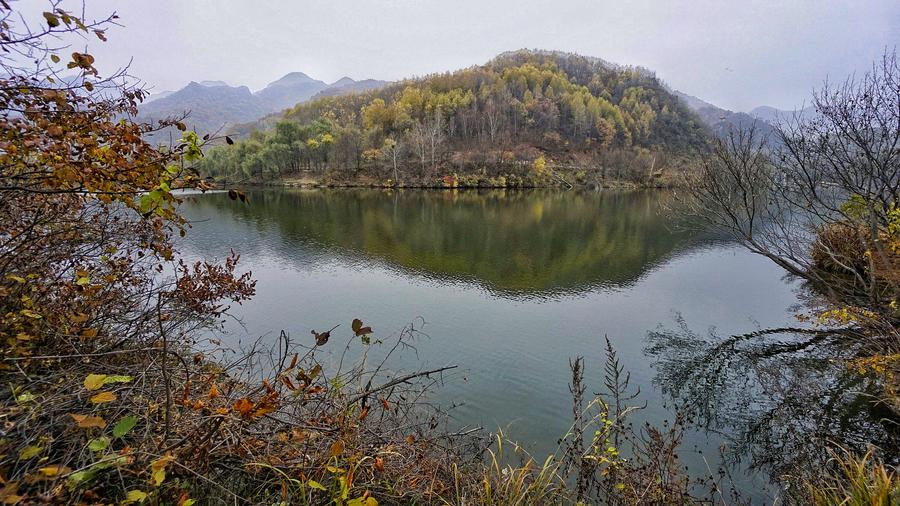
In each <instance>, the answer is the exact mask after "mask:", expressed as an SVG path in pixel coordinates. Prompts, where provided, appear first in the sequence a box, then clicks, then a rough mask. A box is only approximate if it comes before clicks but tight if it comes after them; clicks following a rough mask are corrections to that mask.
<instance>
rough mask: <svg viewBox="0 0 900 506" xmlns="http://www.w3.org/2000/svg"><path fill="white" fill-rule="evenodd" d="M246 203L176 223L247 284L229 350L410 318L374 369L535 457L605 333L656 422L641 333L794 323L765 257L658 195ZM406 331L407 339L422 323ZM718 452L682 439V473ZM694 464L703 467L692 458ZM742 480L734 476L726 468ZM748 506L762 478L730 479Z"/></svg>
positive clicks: (552, 436)
mask: <svg viewBox="0 0 900 506" xmlns="http://www.w3.org/2000/svg"><path fill="white" fill-rule="evenodd" d="M248 195H249V197H250V204H249V205H243V204H240V203H239V202H235V201H231V200H229V199H228V197H227V195H225V194H223V193H212V194H207V195H198V196H193V197H191V198H189V199H188V200H187V201H186V203H185V204H184V206H183V211H184V214H185V215H186V216H187V217H188V218H189V219H190V220H191V221H192V222H193V223H194V224H193V227H192V230H190V232H189V233H188V235H187V237H186V239H185V240H184V244H183V246H182V249H183V250H184V252H185V253H186V254H187V255H189V256H194V257H203V258H207V259H222V258H223V257H225V256H226V255H227V254H228V252H229V251H230V250H231V249H233V250H234V251H235V252H237V253H239V254H240V255H241V263H240V265H241V266H242V268H243V269H249V270H252V272H253V276H254V278H255V279H257V280H258V284H257V295H256V297H255V298H254V299H253V300H251V301H249V302H247V303H245V304H244V305H243V306H238V307H235V308H234V309H233V311H232V312H233V313H234V314H235V315H236V316H237V317H238V318H240V320H241V323H240V324H237V323H236V322H230V323H228V325H227V330H228V334H227V336H226V337H225V338H224V339H225V340H226V342H228V343H232V344H234V345H235V346H236V345H237V343H238V342H241V343H247V342H250V341H252V340H253V339H255V338H257V337H259V336H264V339H267V340H270V341H274V340H275V339H276V338H277V337H278V335H279V332H280V331H281V330H282V329H283V330H285V331H286V332H288V333H289V334H290V335H291V336H292V338H294V339H296V340H301V341H304V342H306V341H308V344H312V336H311V335H310V331H311V330H313V329H315V330H318V331H322V330H327V329H328V328H331V327H332V326H334V325H336V324H341V327H339V328H338V330H336V331H335V335H340V336H341V339H333V340H332V342H331V343H329V345H326V347H328V351H329V353H331V354H332V356H333V357H335V360H337V357H338V356H339V354H340V352H341V350H342V349H343V345H344V343H345V342H346V339H345V337H346V336H349V334H350V329H349V327H350V325H349V323H350V321H351V320H352V319H353V318H360V319H362V320H363V321H364V322H365V323H366V324H367V325H371V326H372V327H373V328H374V330H375V333H374V336H373V337H374V338H377V339H383V340H385V341H387V340H388V339H389V338H390V337H392V336H396V335H397V333H398V332H399V331H400V330H401V329H402V328H403V327H404V326H406V325H407V324H409V323H410V322H417V323H416V326H417V327H421V328H422V331H423V332H424V333H425V334H427V336H426V335H422V336H419V338H417V340H416V342H415V345H416V349H415V350H405V351H404V352H403V354H402V356H401V357H399V359H398V360H397V361H396V363H393V364H392V365H393V366H394V367H396V368H398V369H399V368H404V369H405V370H415V369H417V368H419V367H426V368H432V367H439V366H444V365H447V364H456V365H458V366H459V368H458V369H455V370H453V371H450V372H448V373H446V374H445V375H444V377H443V379H444V381H443V384H442V385H441V386H439V387H438V388H436V389H435V390H434V391H433V394H432V399H433V400H434V401H435V402H437V403H440V404H441V405H442V406H445V407H448V408H452V409H451V411H450V413H451V416H452V418H451V424H455V425H456V426H457V427H465V426H471V427H474V426H481V427H484V428H485V429H487V430H491V431H495V430H497V429H499V428H502V429H503V430H504V432H505V433H506V435H507V436H508V437H509V438H510V439H515V440H517V441H520V442H522V443H523V444H524V445H525V446H526V448H528V449H529V450H530V451H532V452H533V453H534V454H536V456H538V457H539V459H540V460H542V459H543V456H544V455H545V454H546V453H547V452H550V451H553V450H554V449H555V448H556V445H557V440H558V439H559V438H560V437H561V436H563V435H564V434H565V433H566V431H567V430H568V428H569V426H570V423H571V421H570V420H571V399H570V394H569V391H568V382H569V379H570V376H571V375H570V371H569V360H570V359H572V358H574V357H576V356H583V357H584V358H585V365H586V376H587V378H588V392H589V393H590V392H594V391H598V390H599V388H600V384H601V379H602V374H603V361H604V349H605V340H604V338H605V337H608V338H609V340H610V342H611V343H612V345H613V347H614V348H615V350H616V351H617V353H618V355H619V358H620V360H621V364H622V365H623V366H624V367H625V368H626V369H627V370H628V371H629V372H630V373H631V378H632V384H633V385H635V386H636V387H639V388H640V390H641V394H640V396H639V397H638V401H640V402H644V401H646V402H647V408H646V409H644V410H642V411H639V412H638V414H637V415H636V417H635V421H636V422H650V423H654V424H659V423H662V421H663V420H667V419H668V420H671V419H672V416H673V414H672V411H671V409H670V407H671V405H672V400H671V399H668V398H667V397H666V395H665V394H664V392H663V391H662V389H661V387H660V383H659V381H658V371H657V369H656V367H655V363H656V362H657V361H658V358H659V357H658V355H656V356H651V355H650V354H648V352H647V349H648V347H649V345H650V343H649V342H648V338H649V336H650V334H651V333H652V332H656V331H659V330H661V329H662V330H665V329H677V328H678V327H679V325H682V324H683V325H687V326H689V327H690V328H691V329H693V330H694V331H696V332H698V333H699V334H703V333H705V332H707V331H708V330H709V329H715V330H716V332H717V333H718V334H721V335H728V334H737V333H743V332H749V331H753V330H756V329H758V328H760V327H770V326H772V327H778V326H785V325H796V320H795V318H794V312H795V305H796V304H797V302H798V301H797V296H796V294H795V290H796V286H794V285H793V284H792V283H790V282H787V281H786V280H785V279H784V273H783V271H781V270H780V269H779V268H777V267H776V266H774V265H773V264H772V263H771V262H769V261H768V260H766V259H764V258H762V257H759V256H756V255H753V254H751V253H749V252H747V251H745V250H744V249H743V248H742V247H740V246H739V245H736V244H733V243H729V242H728V241H725V240H723V239H722V238H721V237H718V236H716V235H715V234H712V233H708V232H703V231H696V229H690V228H688V227H685V226H684V223H682V222H681V221H680V220H679V219H677V218H676V217H675V216H676V213H675V211H673V210H672V207H673V206H675V207H677V204H675V199H673V195H672V193H671V192H666V191H611V190H603V191H599V192H581V191H568V192H562V191H518V192H513V191H466V192H462V191H460V192H457V191H449V190H448V191H426V190H407V191H389V190H299V189H298V190H291V189H285V190H260V191H251V192H248ZM423 321H424V322H425V323H424V326H422V322H423ZM723 441H724V439H723V436H722V435H719V434H717V432H716V431H709V432H707V431H701V430H691V431H688V433H687V434H686V436H685V441H684V444H683V448H684V453H685V461H686V462H687V463H688V464H689V465H691V466H692V467H696V468H700V469H699V472H706V466H707V461H705V460H704V459H707V458H708V459H709V460H708V464H709V466H710V467H712V468H715V467H716V465H717V460H716V458H717V457H716V454H717V448H718V447H719V445H720V444H722V443H723ZM704 456H707V457H704ZM741 466H744V467H745V466H746V463H743V464H741ZM744 474H745V475H746V476H744V477H740V478H738V480H739V481H740V485H741V486H744V487H747V488H749V489H751V490H753V491H755V493H754V495H758V494H761V493H762V491H764V490H765V489H766V488H767V483H768V481H767V479H766V478H764V477H762V476H759V475H752V474H747V473H744Z"/></svg>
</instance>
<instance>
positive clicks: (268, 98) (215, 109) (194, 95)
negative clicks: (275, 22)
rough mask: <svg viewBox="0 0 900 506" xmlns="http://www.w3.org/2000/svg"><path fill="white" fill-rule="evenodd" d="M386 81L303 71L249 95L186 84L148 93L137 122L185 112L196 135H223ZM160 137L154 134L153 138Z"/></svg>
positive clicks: (216, 84) (211, 84)
mask: <svg viewBox="0 0 900 506" xmlns="http://www.w3.org/2000/svg"><path fill="white" fill-rule="evenodd" d="M386 84H388V82H387V81H379V80H375V79H364V80H361V81H356V80H354V79H351V78H349V77H343V78H341V79H338V80H337V81H335V82H333V83H331V84H329V83H326V82H324V81H320V80H318V79H313V78H311V77H309V76H308V75H306V74H304V73H303V72H291V73H290V74H287V75H285V76H284V77H282V78H281V79H278V80H277V81H274V82H272V83H269V85H268V86H266V87H265V88H263V89H261V90H259V91H257V92H256V93H252V92H251V91H250V89H249V88H248V87H246V86H229V85H228V83H226V82H224V81H200V82H194V81H192V82H190V83H189V84H188V85H187V86H185V87H184V88H182V89H180V90H178V91H162V92H160V93H156V94H152V95H151V96H150V97H149V99H148V100H147V101H145V102H144V103H143V104H141V106H140V108H139V118H140V119H141V120H159V119H162V118H166V117H172V116H175V117H177V116H180V115H182V114H184V113H189V116H188V118H187V120H186V121H185V123H186V124H187V125H188V127H189V128H191V129H194V130H196V131H197V132H201V133H206V132H217V131H219V132H224V131H227V129H228V128H229V127H231V126H233V125H236V124H240V123H247V122H251V121H255V120H257V119H260V118H262V117H263V116H266V115H268V114H271V113H275V112H279V111H282V110H284V109H287V108H289V107H293V106H294V105H296V104H298V103H301V102H305V101H307V100H310V99H312V98H319V97H326V96H336V95H342V94H345V93H354V92H363V91H368V90H371V89H374V88H380V87H382V86H384V85H386ZM159 136H160V135H159V134H157V137H159Z"/></svg>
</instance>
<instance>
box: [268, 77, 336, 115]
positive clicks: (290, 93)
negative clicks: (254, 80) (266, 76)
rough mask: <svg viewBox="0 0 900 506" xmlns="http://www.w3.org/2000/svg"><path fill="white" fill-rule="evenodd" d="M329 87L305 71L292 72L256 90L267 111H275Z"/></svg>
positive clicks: (302, 100)
mask: <svg viewBox="0 0 900 506" xmlns="http://www.w3.org/2000/svg"><path fill="white" fill-rule="evenodd" d="M327 87H328V84H326V83H325V82H323V81H319V80H318V79H313V78H311V77H309V76H308V75H306V74H304V73H303V72H291V73H290V74H287V75H286V76H284V77H282V78H281V79H279V80H277V81H274V82H271V83H269V85H268V86H266V87H265V88H263V89H262V90H260V91H258V92H256V97H257V98H259V99H260V101H261V102H262V103H263V104H264V105H265V107H266V108H267V109H268V111H267V112H275V111H280V110H283V109H287V108H288V107H293V106H294V105H296V104H298V103H299V102H304V101H306V100H308V99H309V98H310V97H312V96H313V95H315V94H316V93H318V92H319V91H321V90H324V89H325V88H327Z"/></svg>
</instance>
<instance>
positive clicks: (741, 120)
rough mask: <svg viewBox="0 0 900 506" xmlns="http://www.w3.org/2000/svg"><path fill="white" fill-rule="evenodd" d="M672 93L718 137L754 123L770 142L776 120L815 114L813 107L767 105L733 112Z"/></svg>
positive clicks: (677, 92)
mask: <svg viewBox="0 0 900 506" xmlns="http://www.w3.org/2000/svg"><path fill="white" fill-rule="evenodd" d="M674 93H675V95H676V96H677V97H678V98H679V99H681V101H682V102H683V103H684V104H685V105H686V106H687V107H688V109H690V110H692V111H694V112H695V113H696V114H697V116H699V117H700V120H701V121H703V123H705V124H706V126H708V127H709V128H710V130H712V132H713V134H715V135H716V136H719V137H723V136H726V135H728V132H729V131H730V130H731V129H733V128H738V129H740V128H747V127H749V126H750V125H753V124H756V128H757V130H758V131H759V133H761V134H763V135H765V136H768V137H769V140H770V142H771V141H773V140H774V139H772V137H771V134H773V133H774V131H775V125H777V124H778V122H780V121H790V120H792V119H793V118H794V117H795V116H797V117H799V118H800V119H803V120H806V119H810V118H812V117H813V116H815V114H816V111H815V108H813V107H806V108H804V109H799V110H797V111H787V110H783V109H776V108H774V107H770V106H767V105H764V106H760V107H756V108H754V109H753V110H751V111H750V112H734V111H729V110H728V109H723V108H721V107H718V106H716V105H713V104H711V103H709V102H707V101H705V100H703V99H700V98H697V97H695V96H692V95H688V94H686V93H682V92H680V91H674Z"/></svg>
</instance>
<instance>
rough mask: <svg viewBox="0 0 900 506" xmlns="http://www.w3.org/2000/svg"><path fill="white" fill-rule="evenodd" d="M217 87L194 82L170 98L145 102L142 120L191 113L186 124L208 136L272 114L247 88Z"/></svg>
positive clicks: (141, 115)
mask: <svg viewBox="0 0 900 506" xmlns="http://www.w3.org/2000/svg"><path fill="white" fill-rule="evenodd" d="M214 83H215V84H212V85H207V84H202V83H198V82H193V81H192V82H191V83H189V84H188V85H187V86H185V87H184V88H182V89H180V90H178V91H176V92H174V93H171V94H170V95H168V96H165V97H162V98H159V99H156V100H151V101H148V102H144V103H143V104H141V106H140V109H139V111H140V113H139V117H140V118H141V119H142V120H159V119H162V118H166V117H171V116H176V117H177V116H179V115H181V114H184V113H186V112H187V113H189V115H188V117H187V119H186V120H185V124H186V125H187V126H188V127H189V128H191V129H195V130H197V131H198V132H201V133H206V132H217V131H221V130H222V129H223V128H226V127H228V126H229V125H233V124H235V123H241V122H246V121H251V120H254V119H256V118H259V117H260V116H263V115H264V114H266V113H267V112H269V110H268V109H267V108H266V107H265V105H264V104H263V103H261V102H260V100H259V99H258V98H257V97H256V96H254V95H253V94H252V93H250V89H249V88H247V87H246V86H228V85H227V84H225V83H221V82H220V81H217V82H214ZM167 136H168V135H165V136H164V137H167ZM157 137H159V136H157Z"/></svg>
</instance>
